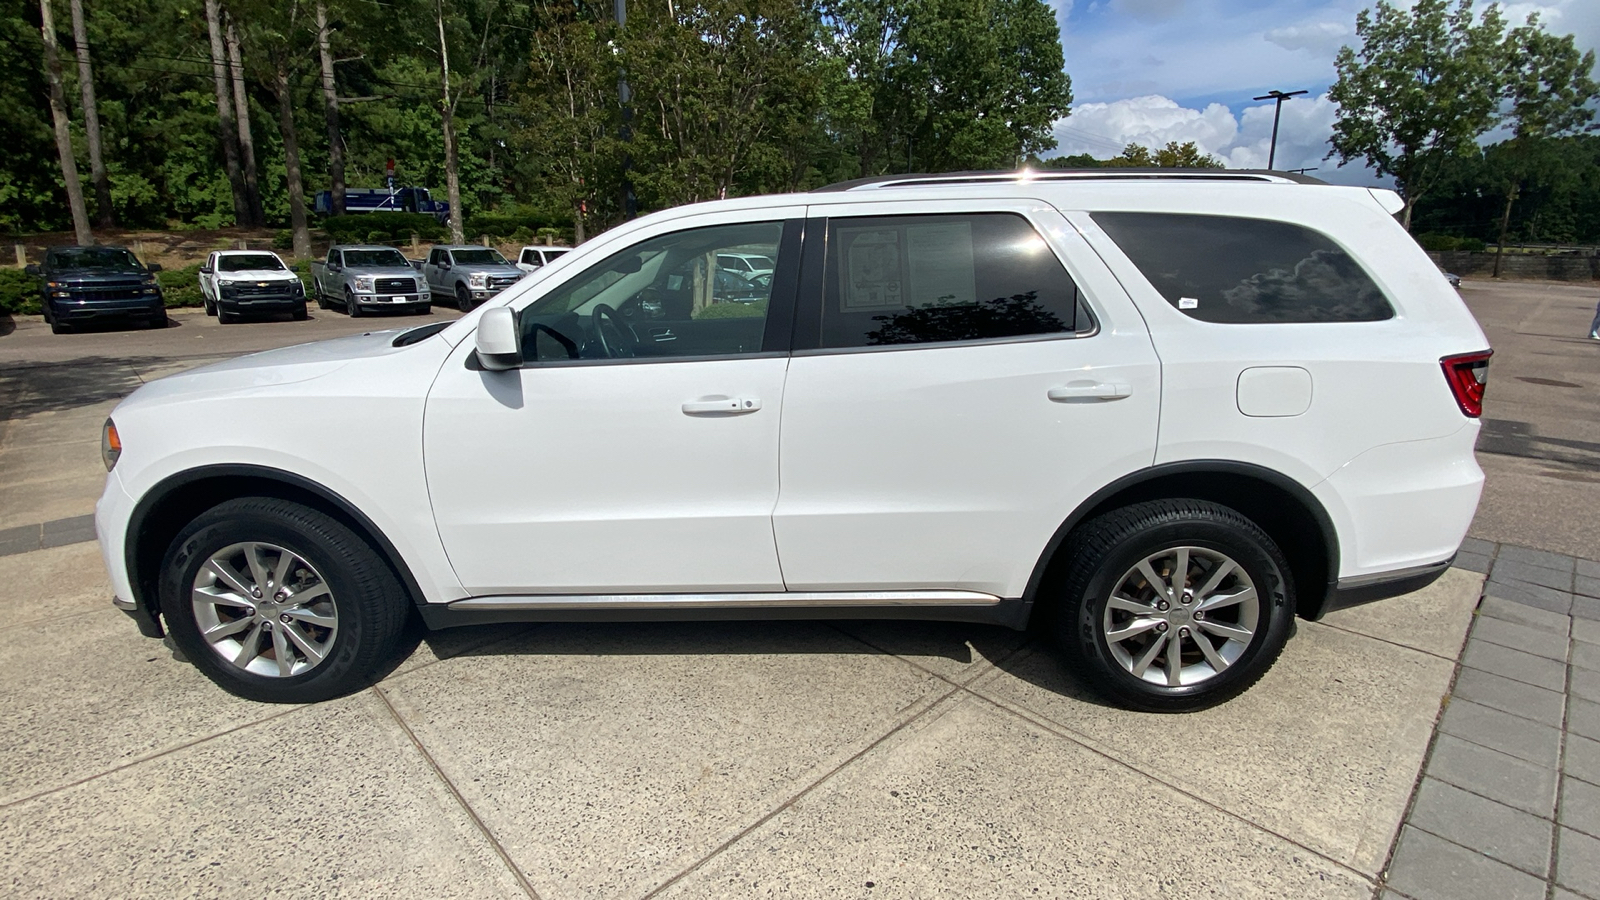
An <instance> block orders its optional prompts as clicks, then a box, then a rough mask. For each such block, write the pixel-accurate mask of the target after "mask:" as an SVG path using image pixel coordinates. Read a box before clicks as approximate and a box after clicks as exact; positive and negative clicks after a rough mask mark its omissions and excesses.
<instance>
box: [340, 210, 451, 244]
mask: <svg viewBox="0 0 1600 900" xmlns="http://www.w3.org/2000/svg"><path fill="white" fill-rule="evenodd" d="M322 229H323V230H324V231H326V232H327V233H328V237H329V238H331V239H332V240H333V242H334V243H336V244H354V243H357V242H360V241H370V242H372V243H391V242H394V243H399V242H404V241H409V240H411V235H412V233H413V232H415V233H416V235H417V237H419V238H422V239H423V240H425V241H431V240H437V239H438V238H441V237H443V236H444V226H443V225H440V224H439V222H438V220H437V219H435V218H434V217H433V216H429V215H425V214H423V213H405V212H372V213H356V214H354V215H348V216H330V217H328V218H326V219H323V220H322Z"/></svg>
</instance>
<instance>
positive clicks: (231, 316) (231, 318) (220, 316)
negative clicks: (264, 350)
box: [217, 308, 239, 325]
mask: <svg viewBox="0 0 1600 900" xmlns="http://www.w3.org/2000/svg"><path fill="white" fill-rule="evenodd" d="M237 321H239V314H238V313H236V312H228V311H227V310H225V309H220V308H219V309H218V310H217V322H218V323H220V324H222V325H232V324H233V323H235V322H237Z"/></svg>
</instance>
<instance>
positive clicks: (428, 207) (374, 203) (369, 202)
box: [316, 187, 450, 222]
mask: <svg viewBox="0 0 1600 900" xmlns="http://www.w3.org/2000/svg"><path fill="white" fill-rule="evenodd" d="M316 210H317V213H318V215H324V216H329V215H332V214H333V192H332V191H319V192H318V193H317V201H316ZM344 211H345V213H346V214H348V215H354V214H356V213H369V212H408V213H423V214H425V215H430V216H433V217H434V218H435V219H438V220H439V221H440V222H445V221H448V220H449V218H450V204H448V203H446V202H444V201H443V200H435V199H433V195H432V194H430V193H428V189H427V188H420V187H402V188H394V189H392V190H391V189H389V188H346V189H345V192H344Z"/></svg>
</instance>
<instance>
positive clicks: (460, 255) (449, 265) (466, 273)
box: [422, 245, 527, 312]
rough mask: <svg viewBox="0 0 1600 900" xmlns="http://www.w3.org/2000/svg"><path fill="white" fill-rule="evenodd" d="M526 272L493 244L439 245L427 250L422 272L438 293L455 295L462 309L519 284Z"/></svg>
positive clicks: (433, 289)
mask: <svg viewBox="0 0 1600 900" xmlns="http://www.w3.org/2000/svg"><path fill="white" fill-rule="evenodd" d="M526 274H527V273H526V272H524V271H522V270H521V269H519V268H517V267H516V265H515V264H513V263H512V262H511V261H510V260H508V259H506V258H505V257H504V256H501V255H500V251H499V250H495V249H493V248H492V247H476V246H471V245H467V246H455V245H448V246H438V247H434V248H433V249H432V250H429V251H428V259H427V261H426V262H424V263H423V264H422V275H423V277H424V278H426V279H427V282H428V287H429V288H430V289H432V291H433V292H434V293H435V294H439V295H442V296H443V297H446V298H448V297H454V298H455V301H456V306H457V307H458V308H460V310H461V311H462V312H468V311H470V310H471V309H472V307H474V306H476V305H477V304H479V303H482V302H483V301H485V300H487V299H489V298H490V297H493V296H494V295H495V294H498V293H500V292H501V291H503V290H505V289H506V288H508V287H510V286H512V285H513V284H516V283H517V282H518V281H519V280H521V278H522V276H524V275H526Z"/></svg>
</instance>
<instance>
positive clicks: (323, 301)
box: [311, 281, 328, 309]
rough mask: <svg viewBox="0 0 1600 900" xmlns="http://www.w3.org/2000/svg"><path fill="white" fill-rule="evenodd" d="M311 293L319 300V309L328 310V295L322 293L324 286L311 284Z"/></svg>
mask: <svg viewBox="0 0 1600 900" xmlns="http://www.w3.org/2000/svg"><path fill="white" fill-rule="evenodd" d="M311 293H312V295H314V296H315V297H316V298H317V309H327V308H328V295H327V294H324V293H323V292H322V285H320V284H318V283H316V282H315V281H313V282H311Z"/></svg>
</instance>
